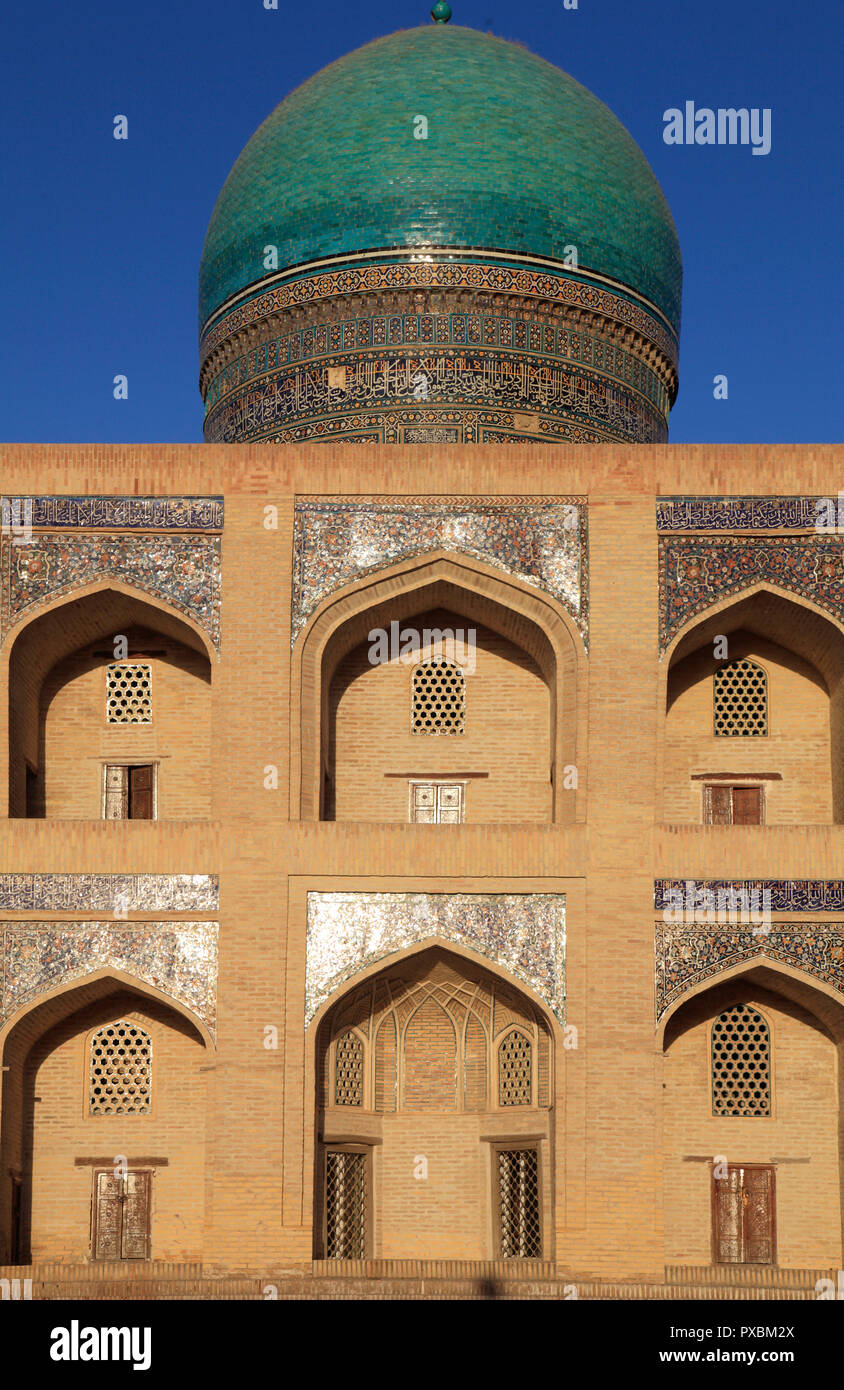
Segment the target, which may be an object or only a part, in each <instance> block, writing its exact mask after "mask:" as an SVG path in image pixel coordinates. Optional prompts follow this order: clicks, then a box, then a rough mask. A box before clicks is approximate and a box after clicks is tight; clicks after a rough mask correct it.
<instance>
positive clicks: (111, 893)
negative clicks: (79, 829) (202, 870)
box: [0, 874, 220, 912]
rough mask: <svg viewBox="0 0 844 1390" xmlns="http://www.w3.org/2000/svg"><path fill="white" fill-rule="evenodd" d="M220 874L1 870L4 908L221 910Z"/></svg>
mask: <svg viewBox="0 0 844 1390" xmlns="http://www.w3.org/2000/svg"><path fill="white" fill-rule="evenodd" d="M219 906H220V889H219V879H218V878H217V876H216V874H0V911H3V912H113V911H114V910H115V908H118V909H119V910H120V911H126V912H217V911H218V909H219Z"/></svg>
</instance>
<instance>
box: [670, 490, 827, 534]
mask: <svg viewBox="0 0 844 1390" xmlns="http://www.w3.org/2000/svg"><path fill="white" fill-rule="evenodd" d="M819 500H820V499H819V498H817V497H660V498H658V499H657V504H656V526H657V530H658V531H800V530H804V531H808V530H811V531H814V530H815V529H816V522H817V519H818V512H817V510H816V506H817V503H818V501H819Z"/></svg>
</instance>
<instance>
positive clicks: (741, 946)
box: [654, 921, 844, 1023]
mask: <svg viewBox="0 0 844 1390" xmlns="http://www.w3.org/2000/svg"><path fill="white" fill-rule="evenodd" d="M654 951H655V984H656V1020H657V1023H658V1022H659V1020H660V1019H661V1018H662V1016H663V1014H664V1013H665V1011H666V1009H668V1008H670V1007H671V1005H672V1004H673V1003H674V1002H675V1000H677V999H679V998H680V997H681V996H682V995H683V994H685V992H686V991H687V990H688V989H690V988H691V987H692V986H693V985H697V984H700V983H701V982H702V981H703V980H708V979H710V978H712V977H714V976H716V975H718V974H720V973H721V971H723V970H726V969H728V968H729V967H730V966H733V965H739V964H741V963H742V962H743V961H748V960H754V959H756V958H759V959H760V960H764V959H768V960H772V961H782V962H783V964H785V965H790V966H793V967H794V968H795V969H797V970H803V971H805V972H806V973H807V974H808V975H813V976H815V977H816V978H817V979H819V980H822V981H823V982H824V983H825V984H828V985H832V986H833V987H834V988H835V989H837V990H840V991H841V993H842V1002H844V922H817V921H810V922H773V923H771V927H770V931H769V932H767V933H766V934H765V935H762V934H761V933H760V932H759V930H758V928H757V932H756V934H755V935H754V931H753V928H752V927H750V926H744V927H743V926H734V925H733V924H731V923H724V924H723V925H721V924H707V925H706V926H705V927H700V926H693V925H676V926H675V925H672V926H669V925H666V923H664V922H656V923H655V924H654Z"/></svg>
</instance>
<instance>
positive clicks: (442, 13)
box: [431, 0, 451, 24]
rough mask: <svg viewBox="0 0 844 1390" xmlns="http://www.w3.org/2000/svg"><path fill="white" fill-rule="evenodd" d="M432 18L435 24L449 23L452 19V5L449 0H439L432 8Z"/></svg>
mask: <svg viewBox="0 0 844 1390" xmlns="http://www.w3.org/2000/svg"><path fill="white" fill-rule="evenodd" d="M431 18H432V20H433V21H434V23H435V24H448V21H449V20H450V19H451V6H450V5H449V4H448V0H437V3H436V5H435V6H434V8H433V9H432V10H431Z"/></svg>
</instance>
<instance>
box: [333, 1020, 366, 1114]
mask: <svg viewBox="0 0 844 1390" xmlns="http://www.w3.org/2000/svg"><path fill="white" fill-rule="evenodd" d="M334 1104H335V1105H363V1043H362V1042H361V1040H360V1038H359V1037H358V1035H357V1033H355V1032H353V1031H352V1030H351V1029H350V1030H349V1031H348V1032H347V1033H343V1034H342V1036H341V1037H339V1038H338V1039H337V1042H336V1044H335V1050H334Z"/></svg>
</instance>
